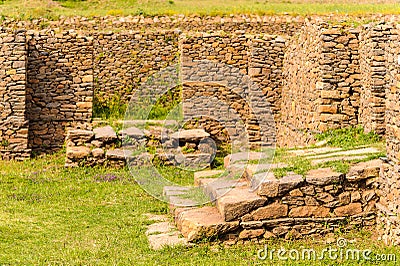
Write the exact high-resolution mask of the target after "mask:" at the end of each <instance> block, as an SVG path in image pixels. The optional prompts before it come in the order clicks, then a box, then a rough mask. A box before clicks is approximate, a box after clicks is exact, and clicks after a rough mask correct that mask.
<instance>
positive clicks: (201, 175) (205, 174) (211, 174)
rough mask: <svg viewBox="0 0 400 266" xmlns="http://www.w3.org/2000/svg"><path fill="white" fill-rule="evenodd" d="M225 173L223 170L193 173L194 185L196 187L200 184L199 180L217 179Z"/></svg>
mask: <svg viewBox="0 0 400 266" xmlns="http://www.w3.org/2000/svg"><path fill="white" fill-rule="evenodd" d="M223 173H225V171H224V170H204V171H198V172H195V173H194V185H195V186H198V185H199V184H200V182H199V180H200V179H204V178H212V177H213V178H218V177H219V176H220V175H222V174H223Z"/></svg>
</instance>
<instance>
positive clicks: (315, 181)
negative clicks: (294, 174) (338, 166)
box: [306, 168, 345, 186]
mask: <svg viewBox="0 0 400 266" xmlns="http://www.w3.org/2000/svg"><path fill="white" fill-rule="evenodd" d="M344 176H345V175H344V174H342V173H338V172H335V171H333V170H332V169H331V168H319V169H314V170H310V171H309V172H308V173H307V175H306V181H307V183H309V184H312V185H317V186H327V185H332V184H339V183H341V182H342V181H343V179H344Z"/></svg>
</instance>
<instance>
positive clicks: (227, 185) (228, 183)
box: [202, 178, 247, 201]
mask: <svg viewBox="0 0 400 266" xmlns="http://www.w3.org/2000/svg"><path fill="white" fill-rule="evenodd" d="M209 179H210V178H207V184H206V185H205V186H203V190H204V192H205V193H206V195H208V196H209V198H210V199H211V201H215V200H217V199H218V198H219V197H221V196H223V195H225V194H226V193H228V192H229V191H230V190H232V189H233V188H235V187H243V186H247V182H245V181H243V180H234V179H227V178H216V179H213V180H211V182H209V181H210V180H209ZM202 182H203V181H202Z"/></svg>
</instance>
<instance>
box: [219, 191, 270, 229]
mask: <svg viewBox="0 0 400 266" xmlns="http://www.w3.org/2000/svg"><path fill="white" fill-rule="evenodd" d="M266 201H267V199H266V198H262V197H260V196H259V195H257V193H255V192H251V191H250V190H249V188H248V187H247V186H242V187H235V188H232V189H230V190H229V191H228V192H227V193H226V194H224V195H223V196H221V197H219V198H217V201H216V205H217V208H218V210H219V212H220V213H221V215H222V217H223V219H224V220H225V221H233V220H237V219H239V218H240V217H242V216H243V215H245V214H248V213H249V212H251V211H252V210H254V209H256V208H258V207H261V206H263V205H264V203H265V202H266Z"/></svg>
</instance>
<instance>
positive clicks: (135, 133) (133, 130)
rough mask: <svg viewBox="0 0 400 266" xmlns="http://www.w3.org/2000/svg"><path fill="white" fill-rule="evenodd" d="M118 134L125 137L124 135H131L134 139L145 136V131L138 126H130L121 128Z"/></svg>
mask: <svg viewBox="0 0 400 266" xmlns="http://www.w3.org/2000/svg"><path fill="white" fill-rule="evenodd" d="M118 134H119V135H120V136H121V137H122V138H124V137H131V138H134V139H142V138H144V137H145V134H144V132H143V131H142V130H141V129H139V128H137V127H129V128H126V129H123V130H121V131H120V132H118Z"/></svg>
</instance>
